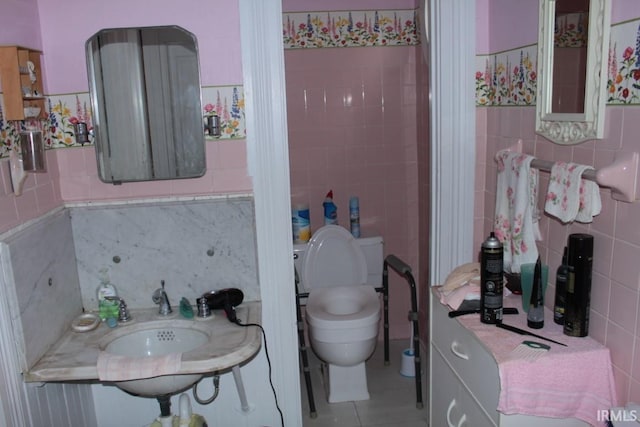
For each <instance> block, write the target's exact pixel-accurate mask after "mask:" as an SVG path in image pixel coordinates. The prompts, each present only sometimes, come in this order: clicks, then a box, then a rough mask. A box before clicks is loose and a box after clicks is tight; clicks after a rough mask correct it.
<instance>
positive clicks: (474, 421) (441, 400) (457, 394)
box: [429, 348, 495, 427]
mask: <svg viewBox="0 0 640 427" xmlns="http://www.w3.org/2000/svg"><path fill="white" fill-rule="evenodd" d="M431 358H432V360H431V364H432V365H431V366H432V372H433V374H432V377H431V384H432V385H431V408H430V411H429V412H430V417H431V424H430V425H432V426H434V427H494V426H495V424H494V423H493V422H492V421H491V420H490V419H489V418H488V417H487V415H486V414H485V413H484V411H482V409H480V407H479V406H478V404H477V403H476V401H475V400H474V399H473V398H472V397H471V395H470V394H469V391H468V390H467V389H466V388H465V387H464V386H463V385H462V383H460V380H459V379H458V377H456V375H455V374H454V373H453V371H452V370H451V368H450V367H449V365H447V363H446V362H445V361H444V358H443V357H442V355H441V354H440V351H439V350H438V349H435V348H432V351H431Z"/></svg>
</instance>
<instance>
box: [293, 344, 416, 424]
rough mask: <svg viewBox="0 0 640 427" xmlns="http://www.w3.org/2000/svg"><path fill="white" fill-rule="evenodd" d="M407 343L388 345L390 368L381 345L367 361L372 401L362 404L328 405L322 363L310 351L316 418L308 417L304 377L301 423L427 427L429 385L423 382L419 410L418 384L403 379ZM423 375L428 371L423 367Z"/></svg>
mask: <svg viewBox="0 0 640 427" xmlns="http://www.w3.org/2000/svg"><path fill="white" fill-rule="evenodd" d="M407 344H408V340H403V341H395V340H392V341H391V342H390V343H389V356H390V359H391V364H390V365H388V366H385V365H384V346H383V344H382V342H380V343H378V346H377V347H376V351H375V353H374V354H373V356H372V357H371V359H369V360H368V361H367V365H366V366H367V378H368V385H369V394H370V395H371V399H370V400H364V401H360V402H345V403H332V404H329V403H327V400H326V397H325V393H324V388H323V387H324V385H323V383H322V374H321V372H320V361H319V360H318V359H317V357H316V356H315V355H314V354H313V352H312V351H311V350H309V351H308V352H307V353H308V354H309V366H310V369H311V381H312V383H313V394H314V397H315V404H316V412H317V417H316V418H311V417H310V416H309V400H308V397H307V390H306V385H305V382H304V376H303V375H301V383H300V388H301V391H302V396H301V398H302V421H303V426H304V427H327V426H339V427H369V426H375V427H426V426H427V425H428V423H427V409H426V408H427V406H428V405H427V396H426V384H425V382H424V381H423V382H422V386H423V387H422V388H423V390H422V399H423V402H424V409H417V408H416V393H415V380H414V379H413V378H406V377H403V376H402V375H400V373H399V371H400V365H401V359H402V350H403V349H405V348H406V347H407ZM424 360H425V359H424V358H423V366H422V370H423V372H425V371H426V369H427V367H426V366H424V365H425V362H424Z"/></svg>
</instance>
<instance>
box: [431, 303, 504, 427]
mask: <svg viewBox="0 0 640 427" xmlns="http://www.w3.org/2000/svg"><path fill="white" fill-rule="evenodd" d="M432 310H433V317H432V322H433V324H432V340H433V344H434V345H435V346H436V347H437V348H438V349H439V350H440V352H441V353H442V355H443V357H444V358H445V360H446V361H447V362H448V364H449V365H450V366H451V367H452V368H453V370H454V372H455V373H456V374H457V375H458V377H460V378H461V380H462V382H463V383H464V384H465V385H466V386H467V388H468V389H469V391H470V392H471V395H472V396H474V397H475V398H476V400H477V401H478V402H479V403H480V405H481V406H482V408H483V409H484V410H485V411H486V413H487V414H488V415H489V417H491V418H492V419H493V421H494V422H495V423H496V424H497V423H498V422H499V418H500V414H499V413H498V411H497V410H496V408H497V407H498V398H499V395H500V376H499V373H498V364H497V363H496V361H495V359H494V358H493V356H491V354H489V352H488V351H487V350H486V349H485V348H484V347H483V346H482V344H480V342H479V341H478V340H477V339H476V337H475V336H474V335H473V333H472V332H471V331H469V330H467V329H466V328H465V327H464V326H462V325H461V324H460V323H458V321H457V320H456V319H451V318H449V317H448V310H447V308H446V307H445V306H443V305H442V304H440V303H439V302H437V301H433V303H432Z"/></svg>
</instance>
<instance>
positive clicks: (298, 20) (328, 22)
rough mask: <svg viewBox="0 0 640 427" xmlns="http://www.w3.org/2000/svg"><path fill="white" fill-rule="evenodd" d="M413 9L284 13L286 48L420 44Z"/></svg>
mask: <svg viewBox="0 0 640 427" xmlns="http://www.w3.org/2000/svg"><path fill="white" fill-rule="evenodd" d="M419 24H420V23H419V21H418V14H417V11H416V10H365V11H329V12H327V11H324V12H301V13H284V14H283V17H282V27H283V28H282V34H283V42H284V48H285V49H308V48H326V47H372V46H412V45H419V44H420V30H419V29H420V25H419Z"/></svg>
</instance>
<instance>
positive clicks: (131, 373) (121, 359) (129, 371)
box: [98, 351, 182, 381]
mask: <svg viewBox="0 0 640 427" xmlns="http://www.w3.org/2000/svg"><path fill="white" fill-rule="evenodd" d="M181 364H182V353H170V354H167V355H164V356H151V357H129V356H119V355H116V354H111V353H107V352H106V351H101V352H100V354H99V355H98V378H99V379H100V381H126V380H135V379H141V378H151V377H158V376H160V375H171V374H175V373H177V372H178V371H180V366H181Z"/></svg>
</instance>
